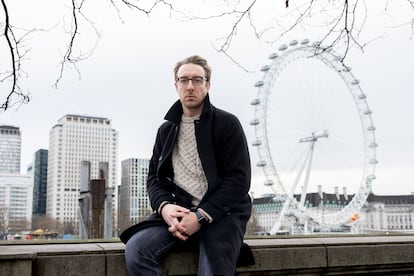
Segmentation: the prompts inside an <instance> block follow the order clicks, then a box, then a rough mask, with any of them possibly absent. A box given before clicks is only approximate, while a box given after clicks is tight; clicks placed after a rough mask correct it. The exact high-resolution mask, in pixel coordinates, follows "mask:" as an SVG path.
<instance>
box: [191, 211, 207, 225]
mask: <svg viewBox="0 0 414 276" xmlns="http://www.w3.org/2000/svg"><path fill="white" fill-rule="evenodd" d="M194 214H195V215H196V216H197V220H198V223H200V224H201V225H203V224H206V223H207V219H206V218H205V217H204V216H203V215H202V214H201V213H200V211H198V210H196V211H195V212H194Z"/></svg>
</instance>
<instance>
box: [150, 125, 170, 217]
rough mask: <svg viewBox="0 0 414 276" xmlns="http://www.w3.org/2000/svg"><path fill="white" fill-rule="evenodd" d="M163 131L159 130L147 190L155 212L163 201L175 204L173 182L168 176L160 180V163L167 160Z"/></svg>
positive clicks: (151, 160)
mask: <svg viewBox="0 0 414 276" xmlns="http://www.w3.org/2000/svg"><path fill="white" fill-rule="evenodd" d="M162 131H163V126H161V127H160V128H159V129H158V132H157V137H156V139H155V144H154V148H153V153H152V157H151V159H150V163H149V170H148V180H147V190H148V196H149V199H150V203H151V207H152V209H153V210H154V211H157V210H158V208H159V206H160V204H161V203H162V202H163V201H169V202H175V197H174V194H173V192H172V191H173V189H174V186H173V184H172V182H171V181H168V177H166V176H164V177H163V178H160V177H159V172H158V168H159V165H160V162H164V158H166V156H163V153H164V152H163V148H164V146H163V145H164V142H163V141H162V134H161V132H162Z"/></svg>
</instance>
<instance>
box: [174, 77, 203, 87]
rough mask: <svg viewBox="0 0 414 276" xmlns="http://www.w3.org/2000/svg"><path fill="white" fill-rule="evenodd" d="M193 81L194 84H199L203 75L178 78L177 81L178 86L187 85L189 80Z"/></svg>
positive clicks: (201, 82)
mask: <svg viewBox="0 0 414 276" xmlns="http://www.w3.org/2000/svg"><path fill="white" fill-rule="evenodd" d="M190 80H191V82H192V83H193V85H194V86H200V85H202V84H203V81H204V78H203V77H193V78H191V79H189V78H178V80H177V82H178V85H179V86H187V85H188V83H189V82H190Z"/></svg>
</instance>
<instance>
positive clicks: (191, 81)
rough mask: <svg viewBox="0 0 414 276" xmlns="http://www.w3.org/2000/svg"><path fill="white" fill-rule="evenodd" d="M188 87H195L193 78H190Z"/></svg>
mask: <svg viewBox="0 0 414 276" xmlns="http://www.w3.org/2000/svg"><path fill="white" fill-rule="evenodd" d="M187 89H194V85H193V80H192V79H189V80H188V84H187Z"/></svg>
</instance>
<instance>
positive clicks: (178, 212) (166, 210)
mask: <svg viewBox="0 0 414 276" xmlns="http://www.w3.org/2000/svg"><path fill="white" fill-rule="evenodd" d="M189 213H191V212H190V210H189V209H187V208H184V207H181V206H179V205H175V204H169V203H167V204H166V205H165V206H164V207H163V208H162V211H161V216H162V218H163V219H164V221H165V222H166V223H167V224H168V226H169V227H168V231H170V232H171V234H172V235H173V236H175V237H177V238H179V239H180V240H183V241H185V240H187V239H188V235H187V234H185V232H186V229H185V228H184V227H183V226H181V224H180V221H182V219H183V217H185V216H186V215H188V214H189Z"/></svg>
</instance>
